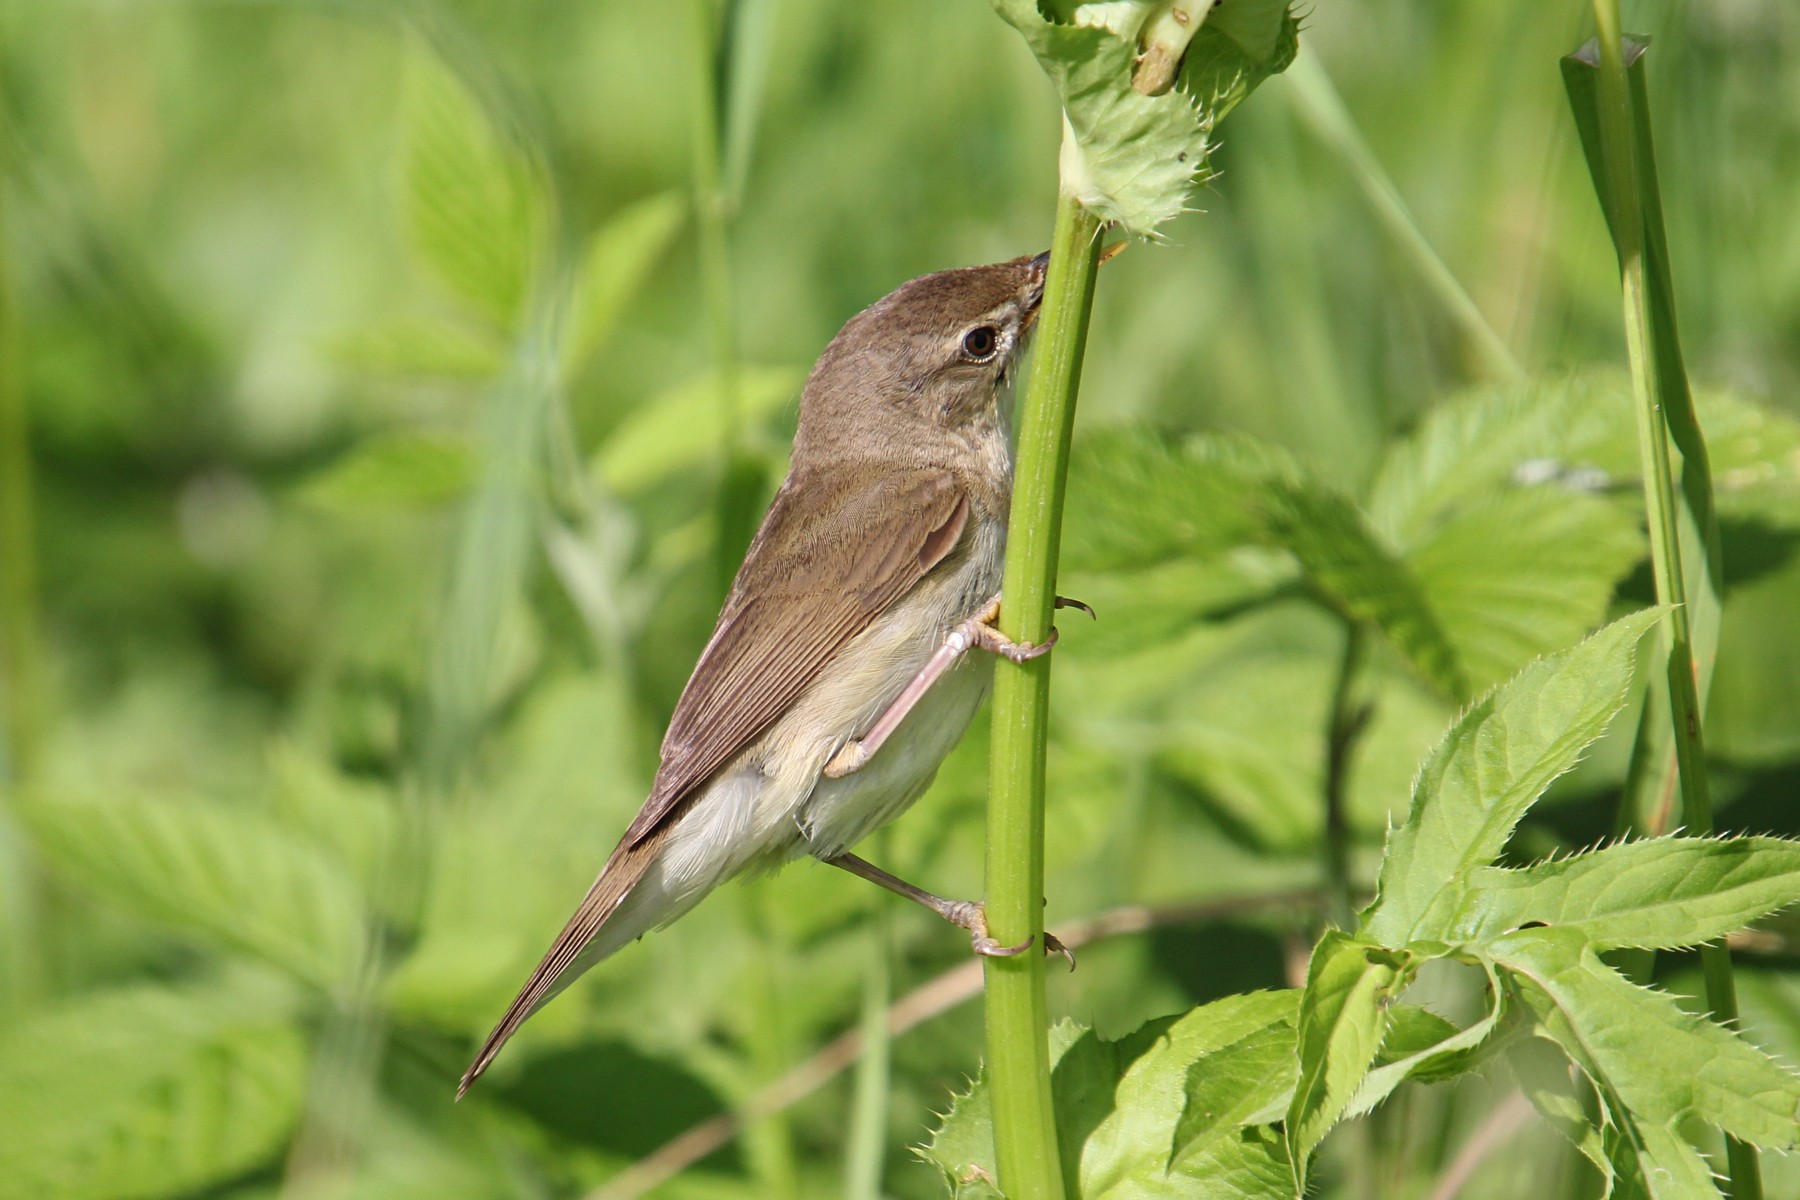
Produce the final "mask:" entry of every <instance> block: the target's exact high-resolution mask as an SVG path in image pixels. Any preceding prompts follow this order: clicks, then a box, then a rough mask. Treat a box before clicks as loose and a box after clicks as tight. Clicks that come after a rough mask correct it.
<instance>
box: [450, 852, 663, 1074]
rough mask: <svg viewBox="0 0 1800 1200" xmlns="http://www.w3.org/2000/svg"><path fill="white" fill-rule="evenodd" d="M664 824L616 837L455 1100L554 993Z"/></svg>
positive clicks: (637, 876) (639, 873) (646, 860)
mask: <svg viewBox="0 0 1800 1200" xmlns="http://www.w3.org/2000/svg"><path fill="white" fill-rule="evenodd" d="M669 828H670V827H669V826H667V825H664V826H663V827H662V828H660V829H658V830H657V831H655V832H654V833H653V834H651V836H649V837H647V838H645V839H644V840H643V841H641V842H639V843H638V844H637V845H635V846H627V845H626V844H624V843H623V842H621V843H620V844H619V847H618V848H617V849H616V850H614V851H613V852H612V856H611V857H610V858H608V859H607V860H606V866H604V867H602V868H601V870H600V876H599V878H597V879H595V880H594V886H593V887H591V888H589V889H588V894H587V897H586V898H585V899H583V900H582V902H581V907H580V908H578V909H576V910H575V915H574V916H572V917H570V918H569V923H568V924H567V925H565V926H563V931H562V932H561V933H559V934H557V936H556V941H555V942H554V943H553V944H552V945H551V947H550V949H549V952H548V953H546V954H545V955H544V958H543V961H542V962H540V963H538V965H537V970H535V971H533V972H532V973H531V978H530V979H527V980H526V981H525V986H524V987H523V988H520V989H519V994H518V995H517V996H515V997H514V998H513V1002H512V1004H510V1005H509V1006H508V1007H507V1009H506V1015H504V1016H503V1017H501V1018H500V1023H499V1024H498V1025H496V1026H494V1030H493V1032H492V1033H490V1034H488V1035H487V1040H486V1041H484V1042H482V1043H481V1049H480V1050H479V1051H478V1052H477V1053H476V1055H475V1061H474V1062H472V1063H470V1064H469V1069H468V1070H467V1071H464V1072H463V1077H462V1081H461V1082H459V1083H458V1084H457V1085H456V1098H457V1099H458V1100H461V1099H462V1098H463V1095H464V1094H465V1093H466V1092H467V1091H468V1090H469V1085H470V1084H472V1083H474V1082H475V1081H476V1080H477V1079H478V1078H480V1077H481V1073H482V1072H483V1071H485V1070H487V1068H488V1064H489V1063H491V1062H493V1061H494V1056H495V1055H496V1054H499V1053H500V1047H502V1046H504V1045H506V1041H507V1039H508V1038H510V1037H512V1035H513V1034H514V1033H517V1032H518V1029H519V1026H521V1025H523V1024H524V1023H525V1019H526V1018H527V1017H529V1016H530V1015H531V1014H532V1013H534V1012H536V1011H537V1009H538V1007H539V1006H540V1005H541V1004H543V1003H544V1001H546V1000H548V999H549V998H550V997H551V996H553V995H555V993H556V991H557V980H558V979H560V978H561V977H562V975H563V973H564V972H566V971H567V970H568V969H569V967H570V965H571V964H573V963H574V962H575V961H576V959H577V958H578V957H580V955H581V952H582V950H583V949H585V948H586V947H587V946H588V944H589V943H591V942H592V941H593V940H594V938H595V937H597V936H598V935H599V933H600V930H601V929H602V928H603V927H604V926H605V925H606V923H607V921H608V920H610V919H611V918H612V915H613V914H614V913H615V912H617V911H618V909H619V905H620V904H622V903H623V902H624V900H625V897H627V896H628V895H630V894H631V890H632V889H633V888H635V887H636V886H637V885H638V883H639V882H641V881H642V880H643V878H644V873H645V872H646V871H648V870H649V869H650V864H651V863H653V862H655V861H656V856H657V855H658V854H659V853H660V852H661V851H662V847H663V842H664V841H666V840H667V838H668V834H669Z"/></svg>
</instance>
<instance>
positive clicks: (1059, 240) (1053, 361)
mask: <svg viewBox="0 0 1800 1200" xmlns="http://www.w3.org/2000/svg"><path fill="white" fill-rule="evenodd" d="M1099 235H1100V223H1099V221H1098V220H1097V219H1095V218H1094V217H1093V216H1092V215H1091V214H1090V213H1088V212H1087V211H1086V210H1085V209H1083V208H1082V207H1081V205H1080V204H1079V203H1077V202H1076V201H1075V200H1074V198H1072V197H1070V196H1066V195H1065V196H1064V197H1063V198H1062V200H1061V202H1060V204H1059V205H1058V207H1057V210H1056V233H1055V236H1054V238H1053V240H1052V244H1051V247H1050V269H1049V276H1048V278H1047V279H1046V280H1045V281H1044V302H1043V307H1042V309H1041V310H1040V312H1039V315H1038V324H1039V329H1038V332H1037V350H1036V352H1035V355H1034V356H1033V359H1032V364H1031V378H1030V382H1029V384H1028V386H1027V389H1026V392H1025V395H1024V397H1023V401H1022V403H1021V405H1020V411H1019V439H1018V466H1017V470H1016V472H1015V478H1014V483H1013V497H1012V520H1011V524H1010V533H1009V534H1008V541H1007V550H1006V574H1005V576H1004V581H1003V583H1002V585H1001V589H1002V590H1001V594H1002V596H1003V597H1004V599H1003V602H1002V605H1001V609H1000V626H1001V629H1002V630H1004V631H1005V633H1006V634H1007V636H1009V637H1011V638H1013V639H1014V640H1017V641H1027V642H1041V641H1043V640H1044V639H1045V638H1046V637H1048V636H1049V634H1050V622H1051V617H1052V614H1053V611H1054V608H1055V602H1056V558H1057V550H1058V547H1059V545H1060V543H1061V538H1062V508H1063V491H1064V485H1065V483H1066V481H1067V479H1068V473H1069V440H1070V433H1071V431H1072V429H1073V426H1074V419H1075V393H1076V388H1077V385H1078V384H1079V382H1080V379H1081V359H1082V353H1083V351H1084V350H1085V349H1086V346H1087V326H1088V314H1089V313H1090V312H1091V311H1092V308H1093V302H1094V271H1095V268H1096V267H1097V266H1098V265H1099V253H1100V236H1099ZM1054 657H1055V655H1053V654H1052V655H1045V656H1044V657H1041V658H1036V659H1033V660H1031V661H1030V662H1027V663H1023V664H1014V663H1009V662H1006V661H1001V662H1000V663H999V664H998V665H997V666H996V668H995V680H994V738H993V749H992V752H991V754H990V757H989V788H988V792H989V794H988V828H987V919H988V930H989V932H990V933H991V934H992V935H993V936H994V937H996V938H998V939H999V940H1000V941H1001V942H1002V943H1004V944H1014V943H1017V942H1022V941H1024V940H1025V939H1026V938H1033V939H1036V941H1037V942H1038V943H1039V944H1040V945H1041V944H1042V940H1043V931H1044V748H1045V739H1046V733H1047V723H1048V717H1049V707H1050V662H1051V660H1052V659H1053V658H1054ZM986 967H987V969H986V990H987V1070H988V1077H989V1080H990V1081H991V1087H992V1093H991V1094H992V1096H993V1105H994V1146H995V1150H996V1153H997V1155H998V1158H999V1163H998V1165H999V1169H1000V1187H1001V1189H1002V1190H1003V1191H1004V1192H1005V1193H1006V1195H1007V1196H1008V1197H1010V1200H1063V1197H1064V1191H1063V1178H1062V1165H1061V1159H1060V1158H1059V1156H1058V1154H1057V1149H1056V1120H1055V1114H1054V1112H1053V1110H1052V1107H1051V1100H1050V1051H1049V1018H1048V1012H1047V1007H1046V1005H1045V1002H1044V956H1043V954H1042V953H1041V952H1040V951H1038V950H1036V949H1033V950H1032V951H1030V952H1028V953H1025V954H1020V955H1016V956H1014V957H1011V958H990V959H988V960H987V962H986Z"/></svg>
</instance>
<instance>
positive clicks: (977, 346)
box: [962, 325, 1000, 363]
mask: <svg viewBox="0 0 1800 1200" xmlns="http://www.w3.org/2000/svg"><path fill="white" fill-rule="evenodd" d="M999 348H1000V334H999V332H998V331H997V330H995V328H994V327H993V326H992V325H977V326H976V327H975V328H973V329H971V330H969V332H967V333H965V334H963V340H962V350H963V357H965V358H967V359H969V361H971V362H978V363H982V362H986V361H988V360H989V359H990V358H992V357H994V352H995V351H996V350H998V349H999Z"/></svg>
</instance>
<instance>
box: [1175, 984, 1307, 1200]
mask: <svg viewBox="0 0 1800 1200" xmlns="http://www.w3.org/2000/svg"><path fill="white" fill-rule="evenodd" d="M1296 1075H1297V1071H1296V1063H1295V1059H1294V1023H1293V1020H1292V1019H1291V1018H1288V1019H1284V1020H1279V1021H1273V1022H1270V1023H1269V1024H1267V1025H1265V1026H1263V1027H1262V1028H1260V1029H1257V1030H1253V1031H1252V1032H1250V1033H1247V1034H1245V1035H1244V1036H1243V1037H1241V1038H1239V1039H1238V1040H1237V1041H1235V1042H1232V1043H1231V1044H1230V1045H1228V1046H1222V1047H1220V1048H1219V1049H1218V1050H1215V1051H1213V1052H1211V1053H1210V1054H1203V1055H1201V1056H1200V1057H1199V1058H1197V1059H1195V1060H1194V1062H1193V1063H1192V1065H1190V1066H1189V1067H1188V1071H1187V1101H1186V1103H1185V1104H1184V1105H1183V1107H1182V1110H1181V1120H1180V1121H1178V1122H1177V1123H1176V1125H1175V1148H1174V1152H1173V1154H1172V1155H1171V1160H1170V1166H1171V1168H1173V1167H1177V1166H1180V1165H1182V1164H1183V1163H1184V1162H1186V1161H1187V1160H1189V1159H1192V1158H1194V1157H1196V1156H1197V1155H1200V1154H1203V1153H1205V1152H1206V1151H1208V1150H1210V1149H1211V1148H1212V1147H1213V1145H1214V1144H1215V1143H1217V1142H1218V1141H1220V1140H1221V1139H1223V1138H1226V1137H1231V1136H1235V1135H1236V1133H1237V1131H1238V1129H1239V1128H1240V1127H1241V1126H1244V1125H1251V1124H1256V1123H1258V1119H1259V1118H1260V1120H1261V1121H1262V1122H1268V1121H1272V1120H1275V1119H1277V1118H1278V1117H1279V1116H1280V1115H1281V1113H1282V1110H1283V1109H1284V1108H1285V1101H1286V1099H1287V1098H1288V1096H1289V1094H1290V1093H1291V1092H1292V1090H1293V1087H1294V1081H1295V1079H1296ZM1284 1182H1285V1180H1284Z"/></svg>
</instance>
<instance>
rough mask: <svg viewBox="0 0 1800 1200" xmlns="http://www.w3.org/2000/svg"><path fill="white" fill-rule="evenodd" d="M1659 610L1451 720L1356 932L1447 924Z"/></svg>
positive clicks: (1596, 710) (1564, 760) (1441, 931)
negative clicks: (1476, 871)
mask: <svg viewBox="0 0 1800 1200" xmlns="http://www.w3.org/2000/svg"><path fill="white" fill-rule="evenodd" d="M1660 615H1661V613H1660V610H1657V609H1646V610H1645V611H1643V612H1639V613H1635V614H1633V615H1631V616H1629V617H1625V618H1623V619H1622V620H1619V621H1615V622H1613V623H1612V624H1611V625H1608V626H1607V627H1606V628H1604V629H1602V630H1600V631H1599V632H1598V633H1595V634H1594V635H1593V636H1591V637H1589V638H1588V639H1587V640H1586V641H1584V642H1582V643H1580V644H1579V645H1577V646H1575V647H1573V648H1571V649H1569V650H1565V651H1563V652H1562V653H1560V654H1554V655H1551V656H1550V657H1548V658H1544V659H1540V660H1538V661H1537V662H1534V663H1532V664H1531V665H1530V666H1528V667H1526V668H1525V669H1524V670H1523V671H1521V672H1519V674H1518V675H1517V676H1516V677H1515V678H1514V679H1513V680H1512V681H1511V682H1510V683H1507V684H1505V685H1503V686H1502V687H1500V688H1498V689H1497V690H1495V691H1493V692H1490V693H1489V694H1488V695H1487V696H1485V697H1483V698H1482V699H1481V700H1479V701H1477V702H1476V703H1475V704H1474V705H1473V706H1472V707H1471V708H1469V710H1468V711H1467V712H1465V713H1464V714H1463V715H1462V716H1461V717H1460V718H1458V719H1457V721H1456V723H1455V724H1454V725H1452V726H1451V727H1450V731H1449V732H1448V733H1447V734H1445V735H1444V739H1443V740H1442V741H1441V742H1439V743H1438V745H1437V746H1436V748H1434V749H1433V750H1432V752H1431V754H1430V755H1429V756H1428V757H1427V758H1426V760H1425V764H1424V766H1422V767H1421V768H1420V771H1419V776H1418V778H1417V780H1415V781H1414V784H1413V801H1412V809H1411V812H1410V813H1409V814H1408V815H1407V818H1406V821H1405V823H1404V824H1402V825H1401V826H1400V827H1399V828H1398V829H1395V830H1394V831H1393V833H1392V834H1391V835H1389V837H1388V845H1387V853H1386V854H1385V855H1384V856H1383V858H1382V862H1381V870H1380V873H1379V875H1378V877H1377V881H1376V895H1375V901H1374V903H1373V904H1371V905H1370V906H1369V908H1368V909H1367V910H1366V911H1365V913H1364V914H1363V921H1362V934H1363V936H1365V937H1367V938H1369V939H1371V940H1373V941H1375V942H1378V943H1380V944H1383V945H1388V946H1405V945H1407V944H1409V943H1411V942H1413V941H1417V940H1421V939H1429V938H1442V937H1444V936H1445V935H1446V932H1447V930H1448V928H1449V922H1450V920H1451V918H1452V917H1453V915H1454V913H1455V911H1456V908H1457V906H1458V904H1459V903H1460V893H1461V889H1462V888H1464V887H1465V886H1466V883H1467V880H1468V877H1469V874H1470V872H1472V871H1473V870H1474V869H1475V868H1476V867H1480V866H1485V865H1486V864H1487V863H1489V862H1491V861H1492V860H1493V859H1494V858H1495V856H1497V855H1498V854H1499V853H1500V851H1501V849H1502V848H1503V847H1504V846H1505V845H1506V840H1507V838H1508V837H1509V836H1511V834H1512V830H1513V826H1514V825H1516V824H1517V823H1518V821H1519V818H1520V817H1521V816H1523V815H1524V813H1525V810H1526V809H1527V808H1529V807H1530V806H1531V804H1532V802H1533V801H1535V800H1536V799H1537V798H1538V797H1539V796H1540V795H1542V794H1543V792H1544V789H1545V788H1547V787H1549V786H1550V782H1551V781H1552V780H1553V779H1555V778H1556V777H1557V776H1558V775H1561V774H1562V773H1563V772H1564V771H1567V770H1568V769H1569V768H1570V767H1572V766H1574V765H1575V762H1576V760H1577V759H1578V758H1579V757H1580V755H1581V752H1582V751H1583V750H1584V749H1586V748H1587V746H1588V745H1589V744H1590V743H1592V742H1593V741H1594V740H1595V739H1596V738H1598V737H1599V736H1600V734H1601V733H1602V732H1604V731H1605V729H1606V726H1607V723H1608V722H1610V721H1611V720H1612V718H1613V716H1614V715H1615V714H1616V713H1617V712H1618V711H1619V709H1620V708H1622V707H1624V704H1625V699H1626V695H1627V693H1628V691H1629V689H1630V686H1631V678H1632V662H1633V659H1634V656H1635V648H1636V646H1637V642H1638V639H1639V638H1641V637H1642V636H1643V634H1644V631H1645V630H1647V629H1649V628H1650V626H1651V625H1652V624H1654V623H1655V622H1656V620H1657V619H1658V617H1659V616H1660Z"/></svg>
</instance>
